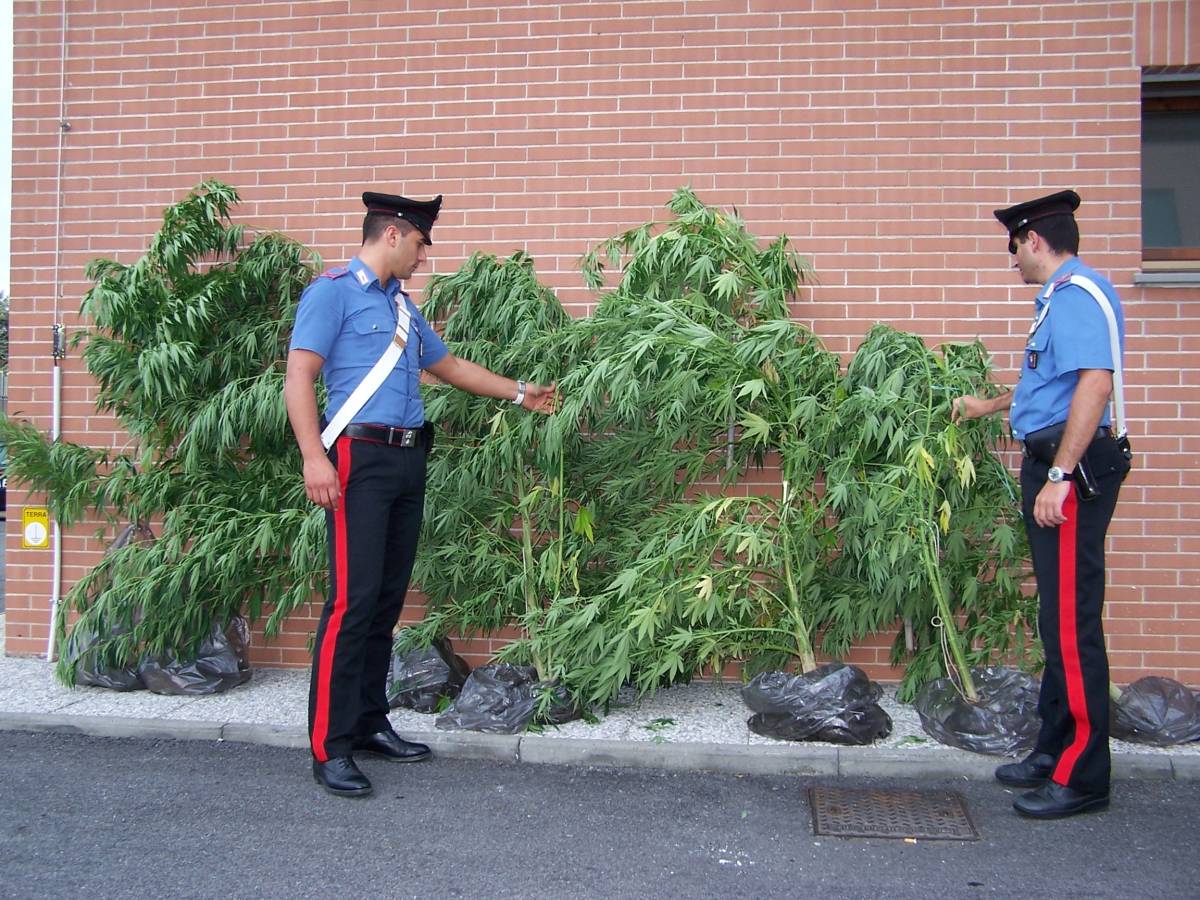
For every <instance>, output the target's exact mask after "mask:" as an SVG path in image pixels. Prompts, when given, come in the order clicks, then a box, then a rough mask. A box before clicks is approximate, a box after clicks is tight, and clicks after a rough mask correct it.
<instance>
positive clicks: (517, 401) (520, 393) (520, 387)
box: [512, 381, 526, 406]
mask: <svg viewBox="0 0 1200 900" xmlns="http://www.w3.org/2000/svg"><path fill="white" fill-rule="evenodd" d="M525 388H526V384H525V382H523V381H518V382H517V396H516V397H514V398H513V401H512V402H513V404H514V405H515V406H520V405H521V404H523V403H524V402H525Z"/></svg>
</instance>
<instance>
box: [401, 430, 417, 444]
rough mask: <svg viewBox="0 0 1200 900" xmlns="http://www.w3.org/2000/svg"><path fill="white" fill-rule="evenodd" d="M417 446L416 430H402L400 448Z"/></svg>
mask: <svg viewBox="0 0 1200 900" xmlns="http://www.w3.org/2000/svg"><path fill="white" fill-rule="evenodd" d="M416 444H417V432H416V429H414V428H402V429H400V446H401V447H415V446H416Z"/></svg>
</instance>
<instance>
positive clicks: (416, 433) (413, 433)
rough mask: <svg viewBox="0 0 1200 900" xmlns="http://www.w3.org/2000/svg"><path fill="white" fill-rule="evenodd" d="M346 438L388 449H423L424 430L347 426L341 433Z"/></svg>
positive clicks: (387, 426)
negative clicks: (382, 445)
mask: <svg viewBox="0 0 1200 900" xmlns="http://www.w3.org/2000/svg"><path fill="white" fill-rule="evenodd" d="M342 434H344V435H345V436H346V437H349V438H354V439H355V440H359V441H371V442H372V443H375V444H387V445H388V446H389V447H424V446H425V430H424V429H422V428H393V427H392V426H390V425H358V424H354V425H347V426H346V428H345V430H344V431H343V432H342Z"/></svg>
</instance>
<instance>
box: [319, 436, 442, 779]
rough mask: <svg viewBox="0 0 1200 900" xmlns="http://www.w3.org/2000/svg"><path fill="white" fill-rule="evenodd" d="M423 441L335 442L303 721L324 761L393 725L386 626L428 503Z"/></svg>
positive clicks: (395, 614)
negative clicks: (335, 488)
mask: <svg viewBox="0 0 1200 900" xmlns="http://www.w3.org/2000/svg"><path fill="white" fill-rule="evenodd" d="M425 455H426V451H425V449H424V448H423V447H389V446H386V445H384V444H376V443H372V442H369V441H363V440H354V439H352V438H348V437H341V438H338V440H337V443H336V444H334V446H333V447H331V448H330V450H329V458H330V460H331V461H332V462H333V464H334V466H335V467H336V468H337V473H338V483H339V486H340V488H341V498H340V500H339V503H338V508H337V509H336V510H333V511H328V512H326V516H325V519H326V525H327V528H328V533H329V594H328V596H327V598H326V600H325V607H324V609H323V610H322V612H321V621H320V624H319V625H318V626H317V636H316V641H315V643H314V645H313V667H312V679H311V681H310V684H309V693H308V727H309V738H310V741H311V744H312V752H313V756H314V757H315V758H316V759H317V760H318V761H320V762H325V761H326V760H328V759H331V758H334V757H338V756H349V755H350V753H351V750H352V748H353V743H354V739H355V738H356V737H359V736H364V735H368V734H373V733H375V732H377V731H383V730H385V729H389V728H390V727H391V726H390V725H389V723H388V718H387V714H388V701H387V672H388V663H389V662H390V660H391V653H392V629H393V628H394V627H395V625H396V621H397V620H398V619H399V618H400V610H401V608H402V607H403V605H404V595H405V593H406V592H407V591H408V580H409V577H410V576H411V575H412V568H413V560H414V559H415V557H416V552H417V538H418V537H419V535H420V531H421V514H422V510H423V507H424V504H425Z"/></svg>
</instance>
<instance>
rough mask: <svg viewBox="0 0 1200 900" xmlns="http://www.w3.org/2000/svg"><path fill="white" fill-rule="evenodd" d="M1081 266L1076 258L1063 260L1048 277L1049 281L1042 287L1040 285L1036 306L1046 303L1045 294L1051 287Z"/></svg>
mask: <svg viewBox="0 0 1200 900" xmlns="http://www.w3.org/2000/svg"><path fill="white" fill-rule="evenodd" d="M1081 265H1082V263H1081V262H1080V261H1079V257H1078V256H1072V257H1069V258H1068V259H1066V260H1064V261H1063V264H1062V265H1061V266H1059V267H1058V268H1057V269H1055V270H1054V274H1053V275H1051V276H1050V279H1049V280H1048V281H1047V282H1046V283H1045V284H1044V285H1042V290H1041V292H1040V293H1039V294H1038V304H1039V305H1041V304H1042V303H1045V302H1046V294H1048V293H1049V292H1050V287H1051V285H1053V284H1055V283H1057V282H1059V281H1062V280H1063V279H1064V278H1067V277H1068V276H1070V275H1071V274H1073V273H1074V272H1075V270H1076V269H1078V268H1079V267H1080V266H1081Z"/></svg>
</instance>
